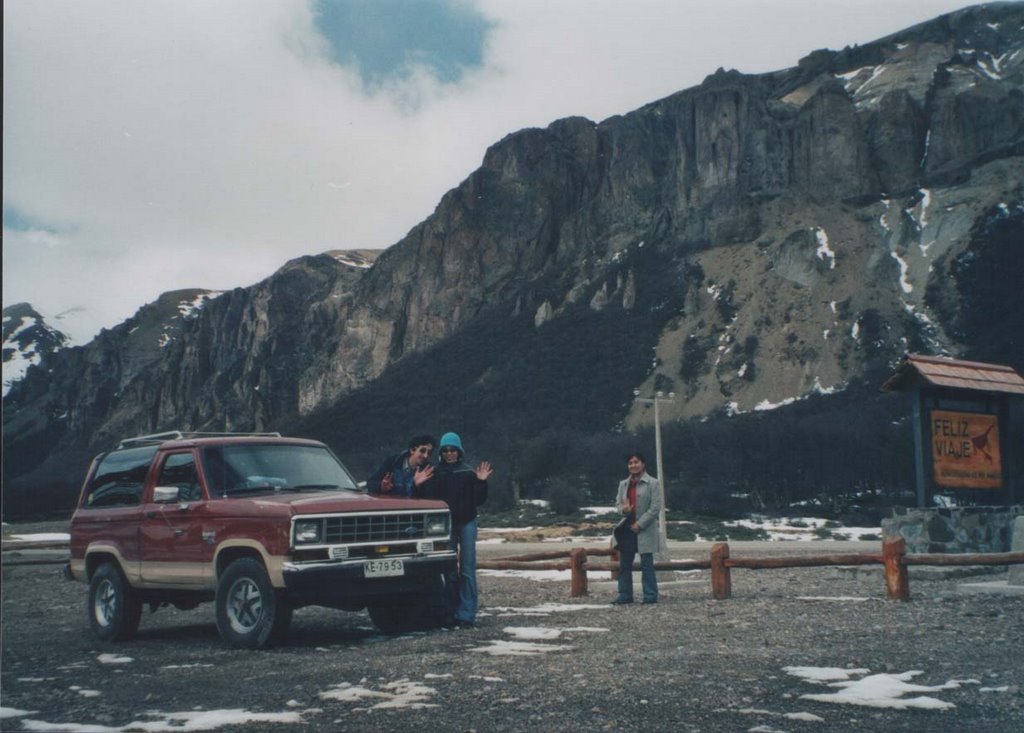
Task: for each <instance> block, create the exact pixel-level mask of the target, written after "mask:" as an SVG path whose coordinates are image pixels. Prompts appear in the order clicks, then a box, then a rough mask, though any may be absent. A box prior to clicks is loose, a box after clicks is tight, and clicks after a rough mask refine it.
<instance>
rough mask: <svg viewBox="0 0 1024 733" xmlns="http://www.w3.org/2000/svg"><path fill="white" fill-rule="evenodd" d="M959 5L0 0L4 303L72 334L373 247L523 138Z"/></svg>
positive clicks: (869, 0) (736, 0)
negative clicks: (489, 155) (72, 317)
mask: <svg viewBox="0 0 1024 733" xmlns="http://www.w3.org/2000/svg"><path fill="white" fill-rule="evenodd" d="M955 5H956V3H952V2H948V1H946V0H929V1H927V2H926V1H924V0H922V1H920V2H901V3H891V2H889V0H886V1H885V2H882V1H881V0H863V2H860V3H855V4H849V3H839V2H820V1H818V0H815V1H813V2H812V0H779V1H778V2H774V3H770V4H765V3H761V2H757V1H755V0H749V1H748V2H741V1H740V0H716V1H715V2H711V1H710V0H709V1H708V2H703V1H701V2H687V3H679V2H672V1H670V0H660V1H658V2H656V1H655V0H640V1H638V2H631V3H623V2H621V1H620V0H593V1H587V2H584V1H583V0H577V1H573V0H566V1H564V2H541V1H540V0H516V1H515V2H513V1H512V0H483V1H482V2H478V3H471V2H468V0H451V2H440V1H437V2H430V3H419V2H408V3H401V4H396V5H395V6H392V5H391V4H390V3H389V4H386V5H380V6H379V7H380V8H385V9H387V10H388V12H384V11H383V10H379V11H374V13H375V14H371V13H370V10H369V9H368V8H371V7H377V6H378V4H377V3H369V4H359V5H356V4H354V3H352V2H348V3H331V4H330V7H331V8H333V9H334V10H337V11H339V12H340V11H341V10H342V9H345V8H347V9H348V10H349V11H350V12H351V11H352V9H353V8H355V9H357V10H358V12H356V14H355V16H354V17H355V18H357V19H358V20H359V22H360V23H361V24H362V25H361V30H360V33H359V34H358V36H356V35H350V36H346V35H345V34H344V33H342V32H340V31H339V30H338V29H337V28H336V27H333V26H330V25H329V23H328V21H327V19H326V18H325V17H324V13H323V10H324V8H325V7H328V5H326V4H325V5H321V4H319V3H318V2H314V0H218V2H215V3H210V2H205V0H173V1H167V0H164V1H159V0H154V1H151V2H146V3H139V2H134V1H130V0H33V1H31V2H29V1H28V0H21V1H12V2H6V3H4V6H3V11H4V118H5V119H4V132H3V135H4V159H3V189H4V194H3V195H4V232H3V234H4V247H3V250H4V251H3V258H4V274H3V288H4V301H5V302H7V303H13V302H18V301H29V302H31V303H33V305H35V306H36V308H37V309H39V310H40V312H42V313H43V314H44V315H48V314H50V313H55V312H58V311H61V310H66V309H69V308H72V307H76V306H82V307H84V308H85V309H86V310H87V312H88V313H89V314H90V315H91V316H92V322H91V323H92V325H91V326H90V327H89V328H88V329H86V331H88V332H87V333H82V334H75V335H76V336H79V338H81V337H83V336H91V335H92V333H93V332H95V330H97V329H98V328H99V327H100V326H112V325H114V324H116V323H117V322H119V321H120V320H121V319H123V318H125V317H127V316H128V315H130V314H131V313H132V312H134V311H135V310H136V309H137V308H138V307H139V306H140V305H142V304H143V303H145V302H148V301H150V300H152V299H154V298H155V297H156V296H157V295H159V294H160V293H161V292H164V291H167V290H172V289H176V288H186V287H208V288H212V289H227V288H230V287H234V286H239V285H247V284H250V283H252V282H255V281H257V280H259V279H261V278H263V277H266V276H267V275H269V274H270V273H272V272H273V271H274V270H275V269H277V268H278V267H279V266H280V265H282V264H283V263H284V262H285V261H286V260H288V259H290V258H293V257H296V256H299V255H302V254H312V253H317V252H321V251H324V250H327V249H345V248H364V247H365V248H382V247H387V246H389V245H391V244H393V243H395V242H396V241H398V240H399V239H401V237H402V236H403V235H405V234H406V232H408V231H409V229H410V228H412V227H413V226H414V225H415V224H416V223H418V222H419V221H421V220H422V219H424V218H425V217H426V216H428V215H429V214H430V213H431V211H433V209H434V207H435V206H436V205H437V203H438V201H439V200H440V198H441V196H442V195H443V194H444V192H445V191H446V190H448V189H450V188H452V187H454V186H456V185H458V183H459V182H460V181H461V180H462V179H464V178H465V177H466V176H467V175H468V174H469V173H470V172H471V171H472V170H473V169H474V168H475V167H477V166H478V165H479V163H480V161H481V160H482V158H483V154H484V151H485V150H486V148H487V147H488V146H489V145H490V144H492V143H494V142H495V141H497V140H499V139H500V138H502V137H504V136H505V135H506V134H508V133H510V132H512V131H514V130H517V129H520V128H523V127H527V126H546V125H548V124H550V123H551V122H552V121H553V120H555V119H557V118H560V117H564V116H569V115H584V116H587V117H590V118H591V119H595V120H600V119H603V118H605V117H608V116H610V115H614V114H621V113H625V112H628V111H630V110H632V109H634V108H636V107H638V106H640V105H642V104H645V103H647V102H650V101H653V100H654V99H657V98H659V97H662V96H665V95H667V94H671V93H673V92H675V91H678V90H679V89H683V88H685V87H688V86H692V85H694V84H697V83H699V82H700V81H701V80H702V79H703V77H704V76H705V75H707V74H709V73H712V72H713V71H714V70H715V68H717V67H718V66H726V67H736V68H739V69H740V70H741V71H745V72H758V71H766V70H769V69H773V68H781V67H785V66H790V65H793V64H795V63H796V61H797V60H798V58H800V57H801V56H803V55H806V53H807V52H809V51H810V50H812V49H814V48H820V47H825V46H831V47H841V46H843V45H846V44H848V43H855V42H866V41H869V40H872V39H873V38H875V37H877V36H880V35H884V34H886V33H889V32H893V31H896V30H898V29H900V28H902V27H904V26H906V25H908V24H910V23H913V22H917V21H921V20H925V19H927V18H929V17H932V16H934V15H937V14H939V13H941V12H944V11H947V10H950V9H952V8H953V7H955ZM399 6H401V8H402V9H401V10H399V9H397V8H398V7H399ZM318 9H319V10H320V11H321V12H320V14H319V15H318V12H317V11H318ZM331 12H333V10H332V11H331ZM396 15H398V16H402V17H393V16H396ZM391 20H393V21H394V22H393V23H392V24H391V25H390V26H389V21H391ZM332 28H333V30H332ZM371 31H374V32H375V33H376V34H377V36H380V35H381V34H384V37H385V38H386V42H385V43H381V44H379V47H380V49H381V50H387V54H374V53H371V52H372V51H373V49H374V48H375V46H373V45H372V44H368V43H366V42H364V41H365V40H366V39H369V38H370V37H371V36H372V35H373V33H371ZM417 31H419V32H417ZM357 38H358V40H359V42H358V43H357ZM26 222H27V223H30V224H31V226H27V225H26Z"/></svg>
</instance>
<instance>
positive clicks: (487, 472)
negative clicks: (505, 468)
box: [476, 461, 494, 481]
mask: <svg viewBox="0 0 1024 733" xmlns="http://www.w3.org/2000/svg"><path fill="white" fill-rule="evenodd" d="M492 473H494V470H493V469H492V468H491V464H490V463H488V462H487V461H482V462H481V463H480V465H479V466H477V467H476V477H477V478H478V479H480V480H481V481H486V480H487V479H488V478H490V476H491V474H492Z"/></svg>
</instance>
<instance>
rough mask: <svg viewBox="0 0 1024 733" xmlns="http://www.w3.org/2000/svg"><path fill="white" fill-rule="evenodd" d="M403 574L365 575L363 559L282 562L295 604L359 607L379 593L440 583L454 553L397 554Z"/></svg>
mask: <svg viewBox="0 0 1024 733" xmlns="http://www.w3.org/2000/svg"><path fill="white" fill-rule="evenodd" d="M391 558H394V559H400V560H401V561H402V565H403V567H404V570H405V572H404V574H403V575H399V576H392V577H385V578H367V577H366V576H365V574H364V569H363V568H364V565H365V563H366V560H365V559H360V560H338V561H330V562H315V563H291V562H286V563H284V565H283V567H282V568H281V570H282V575H283V576H284V584H285V590H286V592H287V593H288V597H289V600H291V601H292V603H294V604H295V605H296V606H330V607H333V608H344V609H354V608H362V607H363V606H366V605H367V604H368V603H370V602H371V601H373V600H374V599H380V598H381V597H382V596H396V595H405V594H410V593H413V594H415V593H425V592H428V591H431V590H434V589H436V588H437V587H439V585H440V577H441V575H442V574H453V573H454V572H455V570H456V555H455V553H454V552H443V553H435V554H431V555H397V556H391V557H390V558H389V559H391Z"/></svg>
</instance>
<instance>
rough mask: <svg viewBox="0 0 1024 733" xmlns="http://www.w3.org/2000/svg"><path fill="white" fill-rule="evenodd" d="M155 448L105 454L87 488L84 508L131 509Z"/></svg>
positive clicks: (140, 488)
mask: <svg viewBox="0 0 1024 733" xmlns="http://www.w3.org/2000/svg"><path fill="white" fill-rule="evenodd" d="M154 453H156V446H145V447H142V448H129V449H128V450H119V451H114V452H112V453H108V454H107V456H106V457H105V458H104V459H103V460H102V461H100V465H99V466H98V467H97V469H96V474H95V475H94V476H93V478H92V481H90V482H89V486H88V487H87V489H86V493H85V500H84V502H83V506H85V507H101V506H102V507H107V506H134V505H136V504H138V503H139V502H140V500H141V498H142V487H143V485H144V484H145V483H146V473H147V472H148V471H149V464H150V462H151V461H152V460H153V454H154Z"/></svg>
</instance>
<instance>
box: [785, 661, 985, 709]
mask: <svg viewBox="0 0 1024 733" xmlns="http://www.w3.org/2000/svg"><path fill="white" fill-rule="evenodd" d="M782 669H783V671H784V672H786V673H787V674H790V675H792V676H794V677H799V678H800V679H802V680H804V681H806V682H810V683H814V684H824V685H827V686H828V687H833V688H836V689H838V690H839V692H829V693H814V694H804V695H801V696H800V697H801V699H804V700H814V701H817V702H830V703H837V704H841V705H860V706H863V707H872V708H894V709H896V710H908V709H919V710H949V709H950V708H954V707H956V706H955V705H954V704H953V703H951V702H946V701H945V700H940V699H938V698H935V697H930V696H924V695H923V696H919V697H906V695H909V694H911V693H916V692H942V691H944V690H956V689H959V688H960V686H961V685H967V684H970V685H977V684H980V683H979V682H978V680H974V679H965V680H956V679H954V680H949V681H948V682H945V683H943V684H941V685H915V684H912V683H910V682H909V680H911V679H913V678H914V677H917V676H918V675H920V674H923V672H921V671H920V670H911V671H909V672H903V673H901V674H870V672H871V670H869V669H863V668H857V669H843V668H841V667H783V668H782ZM864 675H867V676H864ZM855 676H856V677H861V679H852V678H853V677H855Z"/></svg>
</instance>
